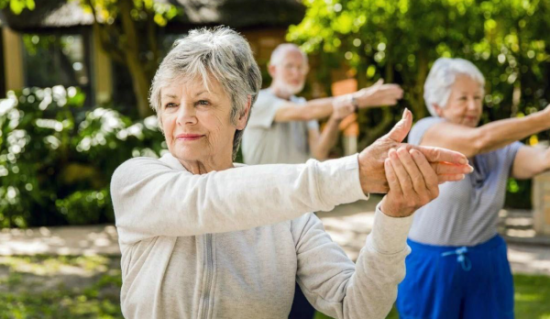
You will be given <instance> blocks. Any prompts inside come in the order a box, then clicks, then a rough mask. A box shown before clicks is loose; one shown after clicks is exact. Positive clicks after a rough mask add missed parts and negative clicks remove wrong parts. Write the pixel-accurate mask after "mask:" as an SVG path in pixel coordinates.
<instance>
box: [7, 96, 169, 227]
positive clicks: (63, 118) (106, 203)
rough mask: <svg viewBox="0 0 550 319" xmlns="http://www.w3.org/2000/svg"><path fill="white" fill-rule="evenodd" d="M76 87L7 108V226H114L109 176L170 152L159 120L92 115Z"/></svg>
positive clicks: (107, 112) (12, 99)
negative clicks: (138, 159) (135, 159)
mask: <svg viewBox="0 0 550 319" xmlns="http://www.w3.org/2000/svg"><path fill="white" fill-rule="evenodd" d="M84 99H85V97H84V94H83V93H82V92H80V91H79V90H78V89H76V88H72V87H70V88H63V87H61V86H56V87H53V88H46V89H39V88H26V89H23V90H22V91H21V92H9V93H8V99H6V100H3V101H0V227H14V226H17V227H27V226H39V225H64V224H87V223H104V222H113V212H112V205H111V201H110V198H109V182H110V177H111V175H112V173H113V172H114V170H115V169H116V167H117V166H118V165H120V163H122V162H124V161H125V160H126V159H128V158H130V157H132V156H158V155H160V153H161V152H162V150H163V149H164V148H165V144H164V139H163V137H162V134H161V133H160V131H159V130H158V126H157V120H156V118H155V117H148V118H146V119H144V120H142V121H137V122H132V121H131V120H130V119H129V118H127V117H125V116H122V115H121V114H119V113H118V112H116V111H115V110H111V109H104V108H95V109H93V110H89V111H87V110H85V109H83V107H82V105H83V103H84Z"/></svg>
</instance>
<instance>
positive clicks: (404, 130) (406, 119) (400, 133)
mask: <svg viewBox="0 0 550 319" xmlns="http://www.w3.org/2000/svg"><path fill="white" fill-rule="evenodd" d="M411 126H412V113H411V111H409V110H408V109H405V111H404V112H403V118H401V120H400V121H399V122H397V124H395V126H394V127H393V128H392V129H391V131H390V132H389V133H388V134H387V135H386V137H388V138H390V139H392V140H393V141H394V142H397V143H401V142H403V140H404V139H405V137H407V134H409V131H410V130H411ZM457 154H460V153H457ZM460 155H462V154H460ZM424 156H426V155H424ZM426 157H427V156H426ZM464 158H465V157H464ZM434 162H436V161H434Z"/></svg>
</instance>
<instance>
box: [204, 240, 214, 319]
mask: <svg viewBox="0 0 550 319" xmlns="http://www.w3.org/2000/svg"><path fill="white" fill-rule="evenodd" d="M205 241H206V245H205V246H206V260H205V262H206V266H205V267H204V268H205V272H206V274H205V276H206V283H205V287H204V296H203V303H202V318H204V319H208V310H209V309H208V308H209V306H210V288H211V287H210V286H211V285H212V273H213V271H212V270H213V268H214V261H213V258H212V234H206V235H205Z"/></svg>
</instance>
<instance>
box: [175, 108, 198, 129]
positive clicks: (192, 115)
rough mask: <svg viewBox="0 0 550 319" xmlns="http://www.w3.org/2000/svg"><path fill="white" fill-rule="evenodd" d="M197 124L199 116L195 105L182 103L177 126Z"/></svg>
mask: <svg viewBox="0 0 550 319" xmlns="http://www.w3.org/2000/svg"><path fill="white" fill-rule="evenodd" d="M196 123H197V115H196V112H195V108H194V107H193V105H188V104H183V103H182V104H181V106H180V108H179V110H178V118H177V124H178V125H186V124H196Z"/></svg>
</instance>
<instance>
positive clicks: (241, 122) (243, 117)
mask: <svg viewBox="0 0 550 319" xmlns="http://www.w3.org/2000/svg"><path fill="white" fill-rule="evenodd" d="M250 108H252V96H251V95H249V96H248V98H247V100H246V106H245V108H244V110H243V111H242V112H241V114H239V117H238V118H237V129H238V130H241V131H242V130H244V128H245V127H246V123H248V116H250Z"/></svg>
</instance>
